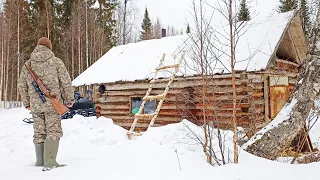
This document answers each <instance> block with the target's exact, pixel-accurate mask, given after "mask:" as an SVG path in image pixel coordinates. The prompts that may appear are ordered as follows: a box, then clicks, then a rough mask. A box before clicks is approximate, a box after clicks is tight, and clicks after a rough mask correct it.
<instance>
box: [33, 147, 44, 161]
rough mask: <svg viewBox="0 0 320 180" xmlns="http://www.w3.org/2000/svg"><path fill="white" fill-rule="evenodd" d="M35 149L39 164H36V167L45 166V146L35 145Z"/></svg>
mask: <svg viewBox="0 0 320 180" xmlns="http://www.w3.org/2000/svg"><path fill="white" fill-rule="evenodd" d="M34 148H35V151H36V158H37V162H36V164H35V166H43V150H44V144H43V143H40V144H34Z"/></svg>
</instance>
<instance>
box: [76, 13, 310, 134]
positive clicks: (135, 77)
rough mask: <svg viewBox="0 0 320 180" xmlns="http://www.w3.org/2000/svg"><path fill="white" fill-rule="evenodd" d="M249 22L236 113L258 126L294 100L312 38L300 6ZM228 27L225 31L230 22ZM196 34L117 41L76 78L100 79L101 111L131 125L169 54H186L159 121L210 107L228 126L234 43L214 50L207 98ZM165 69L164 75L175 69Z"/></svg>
mask: <svg viewBox="0 0 320 180" xmlns="http://www.w3.org/2000/svg"><path fill="white" fill-rule="evenodd" d="M247 27H248V29H247V31H246V32H245V34H244V35H243V36H242V37H240V39H239V41H238V43H237V46H236V53H235V57H236V64H235V71H236V94H237V108H236V118H237V123H238V125H239V126H242V127H243V128H247V129H248V130H250V131H251V133H254V132H255V131H256V130H257V129H259V128H261V127H263V126H264V125H265V124H266V123H268V122H270V121H271V120H272V119H273V118H274V117H275V116H276V115H277V114H278V112H279V111H280V110H281V108H282V107H283V106H284V104H285V103H286V101H287V99H288V97H289V95H290V92H292V90H293V88H294V85H295V83H296V78H297V75H298V72H299V67H300V66H301V65H302V63H303V61H304V60H305V58H306V53H307V43H306V37H305V34H304V32H303V29H302V25H301V19H300V17H299V15H298V14H297V13H296V12H294V11H291V12H287V13H276V14H274V15H270V16H268V17H263V18H262V17H260V19H259V18H256V19H255V21H254V22H253V24H251V25H249V24H248V25H247ZM220 30H221V32H224V30H223V28H220ZM217 31H219V29H218V30H217ZM217 34H219V33H217ZM191 37H192V34H186V35H179V36H170V37H163V38H161V39H153V40H148V41H141V42H137V43H130V44H126V45H121V46H116V47H114V48H112V49H111V50H109V51H108V52H107V53H106V54H105V55H104V56H102V57H101V58H100V59H99V60H98V61H97V62H96V63H94V64H93V65H92V66H91V67H89V68H88V69H87V70H86V71H84V72H83V73H82V74H80V75H79V76H78V77H77V78H76V79H74V80H73V85H74V86H76V87H77V86H88V85H93V87H94V101H95V103H96V111H97V116H98V117H99V116H105V117H107V118H111V119H113V121H114V122H115V123H116V124H118V125H120V126H122V127H124V128H127V129H129V128H130V126H131V125H132V122H133V120H134V114H135V113H136V112H137V109H139V106H140V104H141V102H142V98H143V97H144V96H145V94H146V92H147V89H148V87H149V85H150V83H149V82H150V79H151V78H152V77H153V74H154V71H155V68H156V67H157V66H158V65H159V62H160V59H161V57H162V56H163V54H165V59H164V64H165V65H168V64H174V63H177V60H178V59H179V58H180V57H183V60H182V63H181V66H180V69H179V73H178V74H177V76H176V78H175V79H174V81H173V83H172V85H171V86H170V89H169V92H168V94H167V96H166V97H165V99H164V103H163V105H162V107H161V111H160V113H159V116H158V117H157V119H156V121H155V124H154V126H161V125H166V124H170V123H176V122H180V121H181V120H182V119H184V118H186V119H188V120H190V121H194V122H201V120H202V118H203V107H205V108H204V109H205V110H206V113H205V114H206V118H207V120H209V121H211V123H212V124H213V125H215V126H217V125H220V126H221V127H226V128H227V127H228V125H230V122H231V117H232V113H233V109H232V107H233V106H232V103H233V102H232V81H231V66H230V58H229V57H228V55H226V54H224V53H221V52H225V53H228V52H229V51H230V50H228V49H227V48H226V49H224V50H219V51H215V52H213V50H211V51H210V52H206V54H207V56H206V62H208V61H210V62H208V63H209V64H207V67H206V68H209V69H210V74H208V76H206V78H205V82H206V88H205V89H206V97H205V102H204V101H203V99H202V96H201V93H202V77H201V75H200V72H201V71H200V69H201V67H200V64H199V62H198V60H197V58H194V57H195V54H194V53H193V52H195V51H194V50H193V49H192V48H195V47H196V46H197V45H196V44H192V43H194V42H193V41H191ZM216 39H219V40H221V39H223V38H219V37H218V35H215V36H214V37H212V41H210V42H211V43H213V44H214V43H215V42H216V46H214V47H218V46H219V43H220V44H222V43H223V42H221V41H219V42H217V40H216ZM226 44H227V42H226ZM219 47H221V46H219ZM221 49H223V47H221ZM161 75H162V76H161ZM161 75H160V76H158V78H165V77H166V76H167V75H168V74H167V72H165V73H163V74H161ZM166 85H167V82H162V83H157V84H154V89H153V90H152V91H151V94H152V95H157V94H161V93H163V91H164V89H165V87H166ZM99 90H100V92H99ZM156 107H157V101H155V100H153V101H149V102H148V103H147V104H146V106H145V109H144V112H145V113H148V112H154V111H155V109H156ZM149 122H150V120H149V119H143V120H139V122H138V124H137V125H136V130H145V129H146V128H147V127H148V125H149Z"/></svg>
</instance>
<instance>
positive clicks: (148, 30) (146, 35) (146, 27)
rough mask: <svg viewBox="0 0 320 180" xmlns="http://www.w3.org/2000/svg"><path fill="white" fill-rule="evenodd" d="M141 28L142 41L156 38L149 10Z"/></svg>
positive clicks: (145, 14)
mask: <svg viewBox="0 0 320 180" xmlns="http://www.w3.org/2000/svg"><path fill="white" fill-rule="evenodd" d="M141 28H142V31H141V35H140V39H141V40H148V39H153V38H154V35H153V27H152V23H151V20H150V17H149V13H148V9H147V8H146V10H145V13H144V18H143V22H142V24H141Z"/></svg>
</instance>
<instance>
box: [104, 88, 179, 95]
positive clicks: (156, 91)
mask: <svg viewBox="0 0 320 180" xmlns="http://www.w3.org/2000/svg"><path fill="white" fill-rule="evenodd" d="M147 90H148V89H147V88H146V89H140V90H122V91H117V90H115V91H106V92H105V94H104V95H105V96H136V95H139V96H140V95H141V96H144V95H145V94H146V92H147ZM183 91H184V90H183V89H170V90H169V92H168V95H170V94H179V93H183ZM163 92H164V89H152V91H151V94H162V93H163Z"/></svg>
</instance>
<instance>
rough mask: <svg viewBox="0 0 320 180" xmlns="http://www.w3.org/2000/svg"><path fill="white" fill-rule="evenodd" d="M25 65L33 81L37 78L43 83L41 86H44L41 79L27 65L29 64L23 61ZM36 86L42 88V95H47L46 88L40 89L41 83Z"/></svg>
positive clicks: (48, 93)
mask: <svg viewBox="0 0 320 180" xmlns="http://www.w3.org/2000/svg"><path fill="white" fill-rule="evenodd" d="M25 66H26V68H27V70H28V71H29V73H30V75H31V77H32V79H33V80H34V81H35V82H37V79H38V80H39V81H40V83H41V84H42V85H43V87H45V86H44V84H43V83H42V81H41V80H40V78H39V77H38V76H37V75H36V74H35V73H34V72H33V71H32V69H31V67H30V66H29V64H27V63H25ZM38 86H39V88H40V89H41V90H42V92H43V93H44V95H45V96H47V97H49V95H50V92H49V91H48V90H47V89H42V88H41V85H39V84H38Z"/></svg>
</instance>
